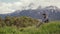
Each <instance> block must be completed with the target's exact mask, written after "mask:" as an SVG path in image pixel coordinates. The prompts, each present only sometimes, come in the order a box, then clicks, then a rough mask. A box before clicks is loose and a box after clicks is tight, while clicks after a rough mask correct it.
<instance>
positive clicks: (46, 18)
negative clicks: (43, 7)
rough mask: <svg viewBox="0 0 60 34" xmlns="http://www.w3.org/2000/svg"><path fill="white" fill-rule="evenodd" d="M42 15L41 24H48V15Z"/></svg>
mask: <svg viewBox="0 0 60 34" xmlns="http://www.w3.org/2000/svg"><path fill="white" fill-rule="evenodd" d="M42 15H43V18H42V22H44V23H48V22H49V19H48V15H47V14H45V13H44V14H42Z"/></svg>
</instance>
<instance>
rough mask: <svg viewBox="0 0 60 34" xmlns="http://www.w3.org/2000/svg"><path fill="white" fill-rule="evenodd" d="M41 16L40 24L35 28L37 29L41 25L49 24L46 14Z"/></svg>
mask: <svg viewBox="0 0 60 34" xmlns="http://www.w3.org/2000/svg"><path fill="white" fill-rule="evenodd" d="M42 15H43V18H42V21H41V22H40V23H38V24H37V26H36V27H39V26H40V25H42V24H43V23H48V22H49V19H48V16H47V14H46V13H44V14H42Z"/></svg>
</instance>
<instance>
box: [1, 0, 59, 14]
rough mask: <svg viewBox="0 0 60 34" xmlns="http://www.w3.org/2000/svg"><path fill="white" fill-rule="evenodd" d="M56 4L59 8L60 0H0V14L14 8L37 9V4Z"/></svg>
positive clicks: (44, 5)
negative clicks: (0, 0)
mask: <svg viewBox="0 0 60 34" xmlns="http://www.w3.org/2000/svg"><path fill="white" fill-rule="evenodd" d="M50 5H53V6H57V7H59V8H60V0H20V1H18V2H12V3H11V1H10V2H9V3H6V2H0V14H6V13H11V12H14V11H15V10H28V9H37V8H38V7H39V6H42V7H46V6H50Z"/></svg>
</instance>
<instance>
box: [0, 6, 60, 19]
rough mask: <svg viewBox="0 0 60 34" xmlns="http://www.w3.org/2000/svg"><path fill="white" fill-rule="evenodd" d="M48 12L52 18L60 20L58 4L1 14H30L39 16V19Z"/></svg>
mask: <svg viewBox="0 0 60 34" xmlns="http://www.w3.org/2000/svg"><path fill="white" fill-rule="evenodd" d="M45 12H46V13H47V14H48V16H49V19H50V20H60V8H58V7H56V6H48V7H45V8H37V9H36V10H32V9H29V10H22V11H20V10H16V11H15V12H13V13H10V14H5V15H4V14H3V15H2V14H0V16H4V17H5V16H7V15H9V16H29V17H32V18H37V19H41V18H42V13H45Z"/></svg>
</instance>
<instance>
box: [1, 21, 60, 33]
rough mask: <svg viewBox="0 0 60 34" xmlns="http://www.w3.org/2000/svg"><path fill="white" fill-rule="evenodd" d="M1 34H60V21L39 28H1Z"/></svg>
mask: <svg viewBox="0 0 60 34" xmlns="http://www.w3.org/2000/svg"><path fill="white" fill-rule="evenodd" d="M0 34H60V21H52V22H50V23H44V24H42V25H41V26H40V27H39V28H36V27H35V26H32V27H26V28H19V29H18V28H16V27H13V26H12V27H0Z"/></svg>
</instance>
